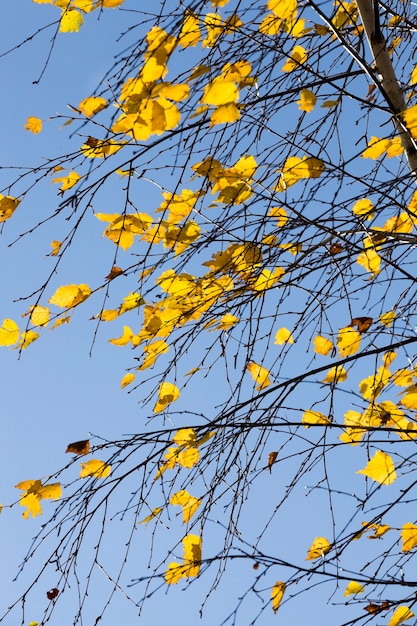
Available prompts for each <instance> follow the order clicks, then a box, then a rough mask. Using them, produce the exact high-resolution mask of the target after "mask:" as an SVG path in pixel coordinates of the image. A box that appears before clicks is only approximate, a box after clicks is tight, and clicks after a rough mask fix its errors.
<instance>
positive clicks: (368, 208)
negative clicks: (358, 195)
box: [352, 198, 374, 220]
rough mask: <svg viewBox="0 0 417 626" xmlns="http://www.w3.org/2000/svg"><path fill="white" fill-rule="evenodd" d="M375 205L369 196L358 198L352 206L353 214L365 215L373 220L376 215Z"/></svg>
mask: <svg viewBox="0 0 417 626" xmlns="http://www.w3.org/2000/svg"><path fill="white" fill-rule="evenodd" d="M373 211H374V205H373V204H372V202H371V201H370V200H368V198H362V200H358V201H357V202H355V204H354V205H353V207H352V213H353V215H360V216H363V217H364V218H365V219H367V220H371V219H372V218H373V216H374V212H373Z"/></svg>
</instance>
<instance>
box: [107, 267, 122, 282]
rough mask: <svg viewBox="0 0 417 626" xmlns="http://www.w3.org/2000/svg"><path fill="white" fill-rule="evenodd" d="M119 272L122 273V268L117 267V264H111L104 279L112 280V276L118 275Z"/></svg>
mask: <svg viewBox="0 0 417 626" xmlns="http://www.w3.org/2000/svg"><path fill="white" fill-rule="evenodd" d="M120 274H124V271H123V270H122V268H121V267H117V265H113V267H112V268H111V270H110V273H109V274H107V276H106V280H113V278H116V276H120Z"/></svg>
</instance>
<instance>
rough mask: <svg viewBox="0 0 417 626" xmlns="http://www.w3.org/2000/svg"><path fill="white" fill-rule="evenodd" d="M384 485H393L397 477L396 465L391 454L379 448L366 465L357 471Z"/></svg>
mask: <svg viewBox="0 0 417 626" xmlns="http://www.w3.org/2000/svg"><path fill="white" fill-rule="evenodd" d="M357 474H364V475H365V476H368V477H369V478H372V480H375V481H376V482H378V483H381V484H382V485H391V484H392V483H393V482H394V481H395V480H396V478H397V474H396V471H395V466H394V463H393V461H392V458H391V457H390V455H389V454H386V453H385V452H382V450H377V451H376V452H375V454H374V456H373V457H372V458H371V459H370V461H369V462H368V464H367V465H366V467H364V468H363V469H361V470H358V471H357Z"/></svg>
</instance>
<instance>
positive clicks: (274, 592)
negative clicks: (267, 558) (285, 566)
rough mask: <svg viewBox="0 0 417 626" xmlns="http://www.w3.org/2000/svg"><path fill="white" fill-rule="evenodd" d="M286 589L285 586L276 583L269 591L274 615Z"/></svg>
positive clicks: (281, 583)
mask: <svg viewBox="0 0 417 626" xmlns="http://www.w3.org/2000/svg"><path fill="white" fill-rule="evenodd" d="M286 588H287V585H286V584H285V583H283V582H280V581H278V582H276V583H275V585H274V586H273V587H272V589H271V599H272V610H273V611H274V613H276V612H277V611H278V608H279V605H280V604H281V602H282V598H283V596H284V593H285V590H286Z"/></svg>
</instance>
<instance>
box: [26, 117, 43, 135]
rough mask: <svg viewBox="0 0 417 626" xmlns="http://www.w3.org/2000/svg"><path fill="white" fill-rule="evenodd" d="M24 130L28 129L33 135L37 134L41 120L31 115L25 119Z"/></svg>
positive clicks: (40, 127)
mask: <svg viewBox="0 0 417 626" xmlns="http://www.w3.org/2000/svg"><path fill="white" fill-rule="evenodd" d="M25 130H29V131H30V132H31V133H33V134H34V135H37V134H38V133H40V132H41V130H42V120H40V119H39V117H34V116H33V115H31V116H30V117H28V118H27V120H26V124H25Z"/></svg>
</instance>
